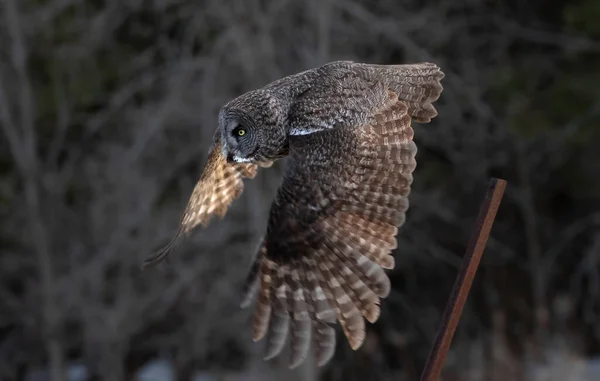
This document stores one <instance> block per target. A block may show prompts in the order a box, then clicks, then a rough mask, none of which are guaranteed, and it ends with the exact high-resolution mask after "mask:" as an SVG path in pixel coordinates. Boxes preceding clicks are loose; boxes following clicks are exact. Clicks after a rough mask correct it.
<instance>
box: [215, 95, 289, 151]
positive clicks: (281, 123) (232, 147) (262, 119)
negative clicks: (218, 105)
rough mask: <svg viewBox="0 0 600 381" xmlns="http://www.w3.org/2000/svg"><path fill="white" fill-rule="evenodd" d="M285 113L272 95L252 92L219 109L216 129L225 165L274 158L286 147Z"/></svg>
mask: <svg viewBox="0 0 600 381" xmlns="http://www.w3.org/2000/svg"><path fill="white" fill-rule="evenodd" d="M286 115H287V113H286V112H285V108H284V107H283V105H282V103H281V102H280V101H279V100H278V99H277V97H276V96H275V95H274V94H271V93H270V92H268V91H265V90H254V91H251V92H248V93H246V94H243V95H241V96H239V97H237V98H235V99H234V100H232V101H231V102H229V103H228V104H226V105H225V106H223V108H222V109H221V111H220V112H219V129H220V131H221V141H222V142H223V145H222V149H223V155H224V156H225V157H226V158H227V161H228V162H236V163H252V162H258V161H263V160H269V159H273V158H275V157H277V155H278V153H279V152H281V151H282V149H283V148H284V147H285V146H286V145H287V134H286V123H287V118H286Z"/></svg>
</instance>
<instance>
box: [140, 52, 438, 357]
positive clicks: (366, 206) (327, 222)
mask: <svg viewBox="0 0 600 381" xmlns="http://www.w3.org/2000/svg"><path fill="white" fill-rule="evenodd" d="M442 78H443V73H442V72H441V70H440V69H439V68H438V67H437V66H436V65H434V64H431V63H421V64H414V65H372V64H363V63H354V62H350V61H337V62H332V63H329V64H327V65H323V66H321V67H318V68H315V69H311V70H307V71H304V72H301V73H298V74H294V75H291V76H288V77H284V78H282V79H279V80H277V81H274V82H272V83H270V84H268V85H266V86H265V87H263V88H261V89H257V90H253V91H250V92H248V93H246V94H243V95H241V96H239V97H237V98H235V99H234V100H232V101H231V102H229V103H227V104H226V105H225V106H224V107H223V108H222V109H221V111H220V113H219V126H218V128H217V131H216V132H215V138H214V142H213V145H212V146H211V148H210V151H209V159H208V162H207V164H206V166H205V169H204V171H203V173H202V175H201V177H200V180H199V182H198V184H197V185H196V187H195V188H194V191H193V192H192V196H191V197H190V201H189V202H188V205H187V207H186V210H185V211H184V214H183V217H182V220H181V223H180V227H179V230H178V233H177V235H176V237H175V239H174V240H173V241H172V242H171V243H170V244H169V245H167V247H165V248H164V249H163V250H161V251H159V252H158V253H157V254H156V255H154V256H153V257H152V258H149V259H148V261H147V262H148V263H153V262H156V261H158V260H160V259H162V258H163V257H164V256H166V255H167V253H168V252H169V251H170V250H172V249H173V247H174V244H175V242H177V240H178V239H179V238H180V237H182V236H184V235H185V234H187V233H188V232H190V231H191V230H192V229H193V228H194V227H196V226H198V225H206V224H207V223H208V221H209V219H210V217H211V216H213V215H215V214H216V215H219V216H223V215H224V214H225V213H226V210H227V208H228V206H229V205H230V203H231V202H232V201H233V200H235V199H236V198H237V197H239V195H240V193H241V192H242V190H243V181H242V180H243V178H252V177H254V176H255V174H256V171H257V168H258V167H259V166H262V167H268V166H270V165H271V164H272V162H273V161H275V160H277V159H279V158H282V157H288V166H287V168H286V172H285V174H284V178H283V180H282V183H281V186H280V187H279V189H278V191H277V194H276V196H275V200H274V201H273V204H272V206H271V209H270V213H269V220H268V224H267V232H266V234H265V236H264V238H263V240H262V242H261V245H260V248H259V250H258V253H257V255H256V256H255V259H254V260H253V263H252V266H251V269H250V272H249V275H248V277H247V280H246V282H245V285H244V292H245V298H244V302H243V303H242V305H243V306H247V305H249V304H250V302H251V300H252V298H253V297H254V296H257V297H256V304H255V307H254V315H253V323H252V327H253V333H254V334H253V337H254V340H260V339H262V338H266V353H265V358H266V359H269V358H272V357H274V356H276V355H278V354H279V353H281V351H282V350H283V347H284V344H285V342H286V340H287V338H288V337H289V341H290V347H291V351H290V360H289V362H290V366H291V367H295V366H297V365H299V364H300V363H302V362H303V360H304V359H305V358H306V356H307V355H308V353H309V349H310V347H311V343H312V344H313V345H312V346H313V349H314V353H315V356H316V359H317V363H318V364H319V365H323V364H325V363H327V362H328V361H329V360H330V359H331V357H332V356H333V354H334V348H335V330H334V326H335V323H336V322H337V323H339V324H340V326H341V327H342V329H343V331H344V334H345V336H346V338H347V340H348V342H349V344H350V346H351V348H353V349H358V348H359V347H360V346H361V345H362V343H363V341H364V338H365V320H367V321H368V322H371V323H374V322H375V321H377V319H378V318H379V314H380V308H379V304H380V302H381V299H383V298H385V297H387V295H388V294H389V291H390V288H391V286H390V281H389V278H388V277H387V275H386V273H385V271H384V270H386V269H393V268H394V264H395V261H394V258H393V256H392V255H391V253H392V250H393V249H395V248H396V245H397V244H396V234H397V232H398V228H399V227H401V226H402V224H403V223H404V221H405V219H406V212H407V210H408V207H409V202H408V196H409V194H410V187H411V184H412V181H413V176H412V175H413V172H414V170H415V167H416V161H415V156H416V153H417V148H416V145H415V143H414V141H413V135H414V134H413V130H412V127H411V121H412V120H415V121H417V122H421V123H427V122H429V121H430V120H431V119H432V118H433V117H435V116H436V115H437V112H436V110H435V108H434V107H433V105H432V103H433V102H434V101H435V100H437V99H438V97H439V96H440V93H441V91H442V86H441V84H440V81H441V79H442Z"/></svg>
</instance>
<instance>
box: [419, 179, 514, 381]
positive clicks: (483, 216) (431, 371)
mask: <svg viewBox="0 0 600 381" xmlns="http://www.w3.org/2000/svg"><path fill="white" fill-rule="evenodd" d="M505 188H506V181H505V180H502V179H496V178H492V179H491V180H490V184H489V186H488V190H487V192H486V195H485V199H484V200H483V202H482V204H481V207H480V209H479V216H478V217H477V225H476V226H475V229H474V230H473V233H472V234H471V239H470V241H469V246H468V247H467V251H466V253H465V256H464V258H463V262H462V267H461V269H460V273H459V274H458V277H457V278H456V282H455V283H454V288H453V289H452V294H451V295H450V299H449V300H448V303H447V304H446V310H445V311H444V316H443V317H442V323H441V325H440V328H439V330H438V334H437V337H436V339H435V342H434V344H433V347H432V348H431V351H430V352H429V356H428V358H427V362H426V364H425V369H423V374H422V375H421V381H438V379H439V376H440V373H441V371H442V366H443V364H444V360H445V359H446V355H447V354H448V350H449V349H450V344H451V343H452V338H453V337H454V332H455V331H456V327H457V325H458V321H459V319H460V316H461V314H462V310H463V307H464V305H465V301H466V300H467V296H468V295H469V290H470V289H471V284H472V283H473V279H474V278H475V273H476V272H477V267H478V266H479V262H480V261H481V256H482V255H483V250H484V249H485V245H486V243H487V240H488V237H489V235H490V231H491V230H492V225H493V224H494V219H495V218H496V212H497V211H498V207H499V206H500V201H501V200H502V196H503V195H504V189H505Z"/></svg>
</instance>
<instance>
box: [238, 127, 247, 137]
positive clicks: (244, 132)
mask: <svg viewBox="0 0 600 381" xmlns="http://www.w3.org/2000/svg"><path fill="white" fill-rule="evenodd" d="M237 134H238V136H244V135H246V130H244V129H243V128H240V129H239V130H238V131H237Z"/></svg>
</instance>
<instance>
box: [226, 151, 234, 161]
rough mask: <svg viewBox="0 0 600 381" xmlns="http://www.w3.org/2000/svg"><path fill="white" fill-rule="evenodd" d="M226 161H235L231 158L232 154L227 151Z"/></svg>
mask: <svg viewBox="0 0 600 381" xmlns="http://www.w3.org/2000/svg"><path fill="white" fill-rule="evenodd" d="M227 162H228V163H233V162H235V160H233V154H232V153H231V152H228V153H227Z"/></svg>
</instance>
